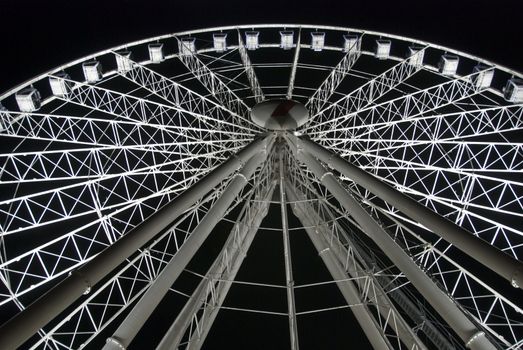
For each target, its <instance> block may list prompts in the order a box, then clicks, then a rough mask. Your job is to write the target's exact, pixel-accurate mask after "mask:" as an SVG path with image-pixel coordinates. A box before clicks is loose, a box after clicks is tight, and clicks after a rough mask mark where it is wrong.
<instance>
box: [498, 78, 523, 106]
mask: <svg viewBox="0 0 523 350" xmlns="http://www.w3.org/2000/svg"><path fill="white" fill-rule="evenodd" d="M503 95H504V96H505V100H507V101H509V102H514V103H521V102H523V80H521V79H517V78H512V79H509V80H508V81H507V85H505V88H504V89H503Z"/></svg>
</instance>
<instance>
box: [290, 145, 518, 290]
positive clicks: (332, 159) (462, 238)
mask: <svg viewBox="0 0 523 350" xmlns="http://www.w3.org/2000/svg"><path fill="white" fill-rule="evenodd" d="M299 145H301V146H299ZM298 147H302V148H303V150H304V151H306V152H308V153H310V154H311V155H313V156H315V157H317V158H318V159H320V160H321V161H323V162H324V163H326V164H327V165H328V166H330V167H332V168H334V169H336V170H338V171H339V172H340V173H342V174H343V175H345V176H347V177H348V178H350V179H351V180H353V181H354V182H355V183H357V184H358V185H360V186H362V187H364V188H365V189H367V190H368V191H370V192H371V193H372V194H374V195H376V196H378V197H379V198H381V199H383V200H384V201H385V202H388V203H389V204H391V205H392V206H394V207H395V208H396V209H398V210H399V211H401V212H403V213H405V214H406V215H407V216H409V217H410V218H412V219H414V220H416V221H417V222H419V223H420V224H422V225H423V226H425V227H427V228H428V229H429V230H431V231H432V232H434V233H435V234H437V235H438V236H440V237H441V238H443V239H444V240H446V241H447V242H449V243H451V244H453V245H454V246H455V247H457V248H458V249H460V250H461V251H462V252H464V253H465V254H467V255H469V256H470V257H472V258H473V259H475V260H476V261H477V262H479V263H481V264H483V265H484V266H486V267H488V268H489V269H491V270H492V271H494V272H496V273H497V274H498V275H500V276H502V277H503V278H505V279H506V280H508V281H510V282H511V284H512V286H514V287H516V288H522V287H523V262H521V261H519V260H516V259H514V258H513V257H512V256H510V255H508V254H505V253H504V252H502V251H501V250H499V249H497V248H496V247H494V246H492V245H490V244H489V243H488V242H486V241H484V240H482V239H481V238H479V237H477V236H475V235H473V234H472V233H470V232H468V231H467V230H465V229H463V228H461V227H459V226H458V225H456V224H455V223H453V222H452V221H450V220H448V219H446V218H444V217H442V216H441V215H438V214H437V213H435V212H433V211H432V210H430V209H429V208H427V207H425V206H423V205H421V204H419V203H418V202H417V201H415V200H414V199H412V198H410V197H409V196H407V195H406V194H404V193H402V192H400V191H398V190H396V189H394V188H393V187H391V186H389V185H388V184H386V183H384V182H382V181H380V180H378V179H377V178H375V177H374V176H372V175H371V174H369V173H368V172H366V171H364V170H361V169H360V168H358V167H357V166H354V165H352V164H351V163H349V162H347V161H346V160H344V159H343V158H341V157H339V156H337V155H335V154H334V153H332V152H330V151H329V150H327V149H325V148H323V147H322V146H320V145H318V144H316V143H314V142H312V141H310V140H307V139H305V138H302V139H300V140H299V141H298Z"/></svg>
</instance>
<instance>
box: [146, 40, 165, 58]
mask: <svg viewBox="0 0 523 350" xmlns="http://www.w3.org/2000/svg"><path fill="white" fill-rule="evenodd" d="M147 48H148V49H149V59H150V60H151V62H152V63H160V62H163V60H164V59H165V57H164V55H163V44H161V43H154V44H149V45H148V47H147Z"/></svg>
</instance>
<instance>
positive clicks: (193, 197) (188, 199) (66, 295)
mask: <svg viewBox="0 0 523 350" xmlns="http://www.w3.org/2000/svg"><path fill="white" fill-rule="evenodd" d="M273 139H274V136H273V135H269V136H267V137H265V138H263V139H257V140H255V141H253V142H252V143H250V144H249V145H248V146H247V147H245V148H244V149H243V150H241V151H240V152H238V153H237V154H236V155H234V156H232V157H231V158H229V159H228V160H227V161H226V162H225V163H223V164H222V165H220V166H219V167H217V168H216V169H215V170H213V171H212V172H210V173H209V174H207V175H206V176H205V177H203V178H202V179H201V180H200V181H198V183H196V184H195V185H194V186H193V187H191V188H189V189H187V190H186V191H185V192H183V193H182V194H180V195H179V196H178V197H176V198H175V199H174V200H173V201H172V202H171V203H169V204H168V205H166V206H165V207H163V208H162V209H160V210H159V211H158V212H156V213H155V214H154V215H152V216H151V217H150V218H149V219H147V220H146V221H145V222H143V223H142V224H141V225H139V226H137V227H136V228H135V229H133V230H132V231H130V232H129V233H127V234H126V235H125V236H123V237H121V238H120V239H119V240H117V241H116V242H115V243H114V244H113V245H111V246H109V247H107V248H106V249H105V250H104V251H102V252H101V253H100V254H98V255H97V256H96V257H94V258H93V259H92V260H91V261H89V262H87V263H86V264H85V265H83V266H82V267H80V268H78V269H77V270H76V271H73V272H72V273H71V274H70V275H69V276H68V277H67V278H66V279H64V280H63V281H62V282H60V283H59V284H57V285H56V286H55V287H53V288H52V289H51V290H50V291H49V292H47V293H46V294H44V295H43V296H41V297H40V298H39V299H37V300H36V301H35V302H33V303H32V304H31V305H29V306H28V307H27V308H26V309H25V310H23V311H21V312H20V313H19V314H17V315H16V316H14V317H13V318H11V319H10V320H9V321H7V322H6V323H5V324H4V325H2V327H1V328H0V349H5V350H9V349H16V348H18V347H19V346H20V345H22V344H23V343H24V342H25V341H27V340H28V339H29V338H30V337H31V336H33V335H34V334H36V332H38V330H39V329H40V328H42V327H43V326H45V325H46V324H47V323H48V322H50V321H51V320H52V319H53V318H55V317H56V316H58V315H59V314H60V313H61V312H62V311H64V310H65V309H66V308H67V307H68V306H69V305H71V304H72V303H73V302H74V301H75V300H76V299H78V298H79V297H81V296H82V294H88V293H89V292H90V291H91V288H93V286H94V285H95V284H96V283H98V282H99V281H100V280H101V279H102V278H104V277H105V276H106V275H107V274H109V273H110V272H111V271H112V270H113V269H115V268H116V267H117V266H118V265H120V264H121V263H122V262H123V261H125V259H127V258H128V257H129V256H130V255H131V254H132V253H134V252H136V251H137V250H138V249H139V248H140V247H142V246H143V245H145V244H146V243H147V242H148V241H150V240H151V239H153V238H154V237H155V236H156V235H157V234H158V233H160V232H161V231H163V230H165V229H166V228H167V227H168V226H169V224H171V223H172V222H173V221H174V220H175V219H176V218H177V217H178V216H179V215H180V214H182V213H183V212H184V211H186V210H187V209H188V208H190V206H191V205H193V204H194V203H195V202H196V201H197V200H198V199H200V198H201V197H202V196H203V195H205V194H206V193H207V192H209V191H210V190H211V189H213V188H214V187H215V186H216V185H218V184H219V183H220V182H221V181H223V179H225V178H226V177H227V176H228V175H229V174H231V173H232V172H233V171H235V170H236V169H238V168H239V167H241V165H242V164H243V163H244V162H245V161H247V160H248V159H250V158H251V157H252V156H253V155H255V154H257V153H258V152H259V151H260V149H264V148H265V147H267V146H268V145H269V144H270V143H272V141H273Z"/></svg>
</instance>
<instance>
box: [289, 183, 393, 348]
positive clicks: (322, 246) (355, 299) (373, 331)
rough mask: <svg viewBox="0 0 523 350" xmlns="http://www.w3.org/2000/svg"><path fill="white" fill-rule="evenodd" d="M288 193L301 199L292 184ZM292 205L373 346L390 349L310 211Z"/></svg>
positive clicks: (291, 199) (290, 198) (292, 198)
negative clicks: (319, 231) (316, 226)
mask: <svg viewBox="0 0 523 350" xmlns="http://www.w3.org/2000/svg"><path fill="white" fill-rule="evenodd" d="M286 193H287V195H288V198H289V200H290V201H291V202H295V203H297V202H298V201H299V199H298V197H297V195H296V193H295V192H294V189H293V188H292V186H290V185H289V186H287V187H286ZM291 207H292V209H293V212H294V215H296V217H297V218H298V219H299V220H300V221H301V223H302V226H303V227H304V228H305V231H306V232H307V235H308V236H309V238H310V240H311V241H312V243H313V245H314V247H315V248H316V250H317V251H318V255H319V256H320V258H321V259H322V260H323V263H324V264H325V266H326V267H327V270H329V272H330V274H331V276H332V277H333V278H334V279H335V280H339V281H343V282H338V283H337V284H336V285H337V286H338V288H339V290H340V292H341V294H342V295H343V297H344V298H345V301H346V302H347V304H349V305H352V306H351V311H352V313H353V314H354V317H356V320H358V323H359V324H360V326H361V329H362V330H363V332H364V333H365V335H366V336H367V339H368V340H369V342H370V343H371V344H372V347H373V348H374V349H375V350H385V349H389V345H390V344H389V342H388V341H387V339H386V338H385V337H384V335H383V333H382V332H381V331H380V329H379V327H378V325H377V323H376V320H375V319H374V318H373V317H372V314H371V312H370V310H369V309H368V307H367V305H366V304H365V303H364V302H363V301H362V300H361V298H360V295H359V292H358V288H357V287H356V286H355V285H354V282H352V281H351V280H347V275H346V273H345V269H344V268H343V266H341V265H340V264H338V261H337V259H336V256H335V255H334V253H333V252H332V251H331V250H330V249H329V244H328V243H327V242H325V240H324V239H323V238H322V237H321V236H320V235H318V233H316V231H315V230H314V228H313V227H314V222H312V220H311V218H310V217H309V216H308V213H307V212H305V211H303V210H302V208H301V207H300V206H299V205H292V206H291Z"/></svg>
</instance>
